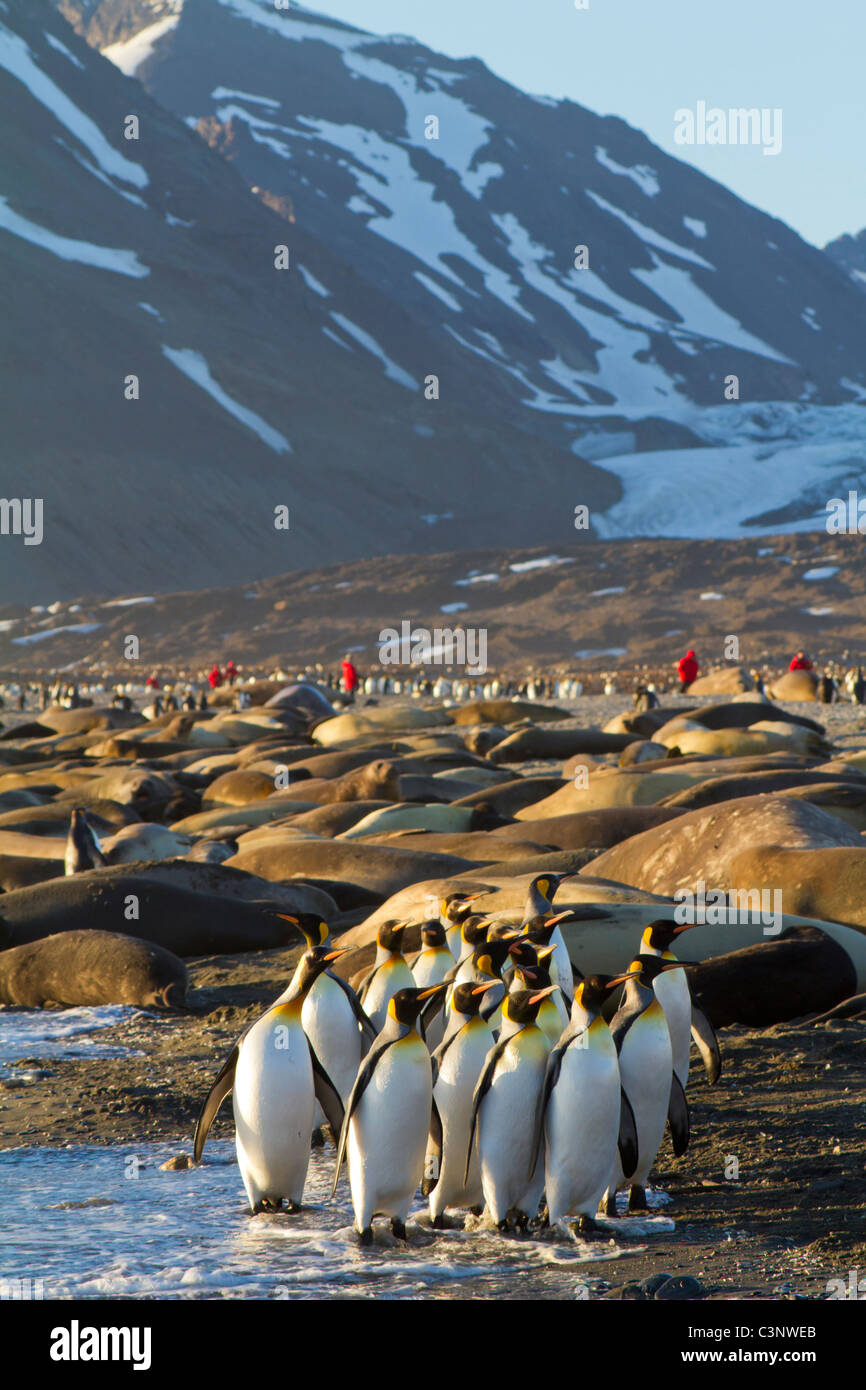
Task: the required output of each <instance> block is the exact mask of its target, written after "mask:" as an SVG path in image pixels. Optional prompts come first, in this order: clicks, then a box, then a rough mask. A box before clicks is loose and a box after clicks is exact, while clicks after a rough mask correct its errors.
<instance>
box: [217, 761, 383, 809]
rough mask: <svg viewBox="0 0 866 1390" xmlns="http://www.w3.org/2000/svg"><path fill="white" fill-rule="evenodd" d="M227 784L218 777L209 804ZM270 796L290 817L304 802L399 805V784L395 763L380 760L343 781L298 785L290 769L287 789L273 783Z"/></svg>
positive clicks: (232, 774) (314, 779)
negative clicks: (366, 802) (391, 802)
mask: <svg viewBox="0 0 866 1390" xmlns="http://www.w3.org/2000/svg"><path fill="white" fill-rule="evenodd" d="M247 775H249V774H246V773H236V772H230V773H227V774H226V776H227V777H229V778H236V777H239V776H247ZM256 775H259V774H256ZM224 781H225V778H223V777H219V778H217V780H216V782H214V783H212V785H211V786H210V787H209V788H208V791H207V799H208V801H209V803H212V802H213V801H214V800H216V799H217V798H218V797H219V794H220V785H221V784H222V783H223V782H224ZM270 794H271V796H272V797H273V798H274V803H275V804H277V803H281V804H282V805H283V806H284V808H285V813H286V814H289V813H290V812H291V809H292V803H293V802H295V801H304V802H306V803H307V804H308V805H314V806H316V805H319V806H326V805H328V804H329V803H330V802H334V801H399V800H400V782H399V778H398V776H397V773H396V771H395V769H394V765H393V763H388V762H385V761H384V759H381V758H380V759H377V760H376V761H375V762H372V763H367V764H365V766H364V767H359V768H355V770H354V771H353V772H347V773H344V775H343V776H342V777H333V778H329V777H308V778H304V779H303V780H301V781H299V782H297V783H296V784H295V783H293V782H292V772H291V767H290V768H289V785H288V787H287V788H286V789H285V790H284V791H278V792H275V791H274V785H273V781H271V786H270Z"/></svg>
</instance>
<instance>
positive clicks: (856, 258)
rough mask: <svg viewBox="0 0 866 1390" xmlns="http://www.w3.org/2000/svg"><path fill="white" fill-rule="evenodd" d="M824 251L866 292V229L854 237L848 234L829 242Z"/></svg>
mask: <svg viewBox="0 0 866 1390" xmlns="http://www.w3.org/2000/svg"><path fill="white" fill-rule="evenodd" d="M824 250H825V251H826V253H827V255H828V256H829V257H830V258H831V260H834V261H835V262H836V264H837V265H838V266H841V268H842V269H843V270H844V271H845V272H846V273H847V274H848V275H850V276H851V279H852V280H853V281H854V283H855V285H857V287H858V289H861V290H866V227H864V228H863V231H862V232H856V233H855V234H854V236H851V235H850V234H848V233H846V234H845V235H844V236H839V237H836V238H835V239H834V240H833V241H828V243H827V245H826V246H825V247H824Z"/></svg>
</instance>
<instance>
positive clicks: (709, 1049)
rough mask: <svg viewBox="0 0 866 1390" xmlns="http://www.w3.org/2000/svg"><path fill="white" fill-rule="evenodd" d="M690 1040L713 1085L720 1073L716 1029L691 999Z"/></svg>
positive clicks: (719, 1053) (720, 1057)
mask: <svg viewBox="0 0 866 1390" xmlns="http://www.w3.org/2000/svg"><path fill="white" fill-rule="evenodd" d="M692 1041H693V1042H694V1044H695V1046H696V1047H697V1049H698V1052H699V1053H700V1054H701V1061H702V1062H703V1064H704V1071H705V1072H706V1073H707V1080H708V1081H709V1083H710V1085H711V1086H715V1084H716V1082H717V1081H718V1079H719V1077H720V1076H721V1074H722V1053H721V1049H720V1048H719V1040H718V1038H717V1037H716V1030H715V1028H714V1027H713V1025H712V1024H711V1023H710V1020H709V1019H708V1018H707V1016H706V1014H705V1013H704V1011H703V1009H701V1008H699V1007H698V1005H697V1004H696V1003H695V1002H694V1000H692Z"/></svg>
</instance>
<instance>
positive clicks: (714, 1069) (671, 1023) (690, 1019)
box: [640, 918, 722, 1090]
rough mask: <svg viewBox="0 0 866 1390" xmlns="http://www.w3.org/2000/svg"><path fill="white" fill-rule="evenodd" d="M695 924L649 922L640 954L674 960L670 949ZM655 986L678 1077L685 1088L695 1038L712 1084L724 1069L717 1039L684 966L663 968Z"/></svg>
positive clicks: (664, 920)
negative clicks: (690, 986)
mask: <svg viewBox="0 0 866 1390" xmlns="http://www.w3.org/2000/svg"><path fill="white" fill-rule="evenodd" d="M693 925H694V924H693V923H690V922H687V923H685V924H684V925H683V926H677V925H676V923H674V922H671V921H669V920H668V919H667V918H658V919H657V920H656V921H655V922H650V923H649V925H648V926H647V927H646V928H645V930H644V933H643V936H642V937H641V943H640V951H641V954H642V955H645V956H660V957H661V958H662V960H665V961H675V960H676V956H675V955H674V953H673V951H672V950H671V946H672V944H673V942H674V941H675V939H676V938H677V937H678V936H680V935H681V933H682V932H684V931H688V930H689V928H690V927H691V926H693ZM653 988H654V989H655V992H656V997H657V998H658V1000H659V1002H660V1004H661V1006H662V1008H663V1009H664V1011H665V1018H666V1019H667V1022H668V1032H669V1033H670V1035H671V1050H672V1052H673V1056H674V1071H675V1072H676V1074H677V1076H678V1077H679V1080H680V1085H681V1086H682V1088H683V1090H685V1089H686V1085H687V1083H688V1079H689V1052H690V1047H691V1039H692V1038H694V1040H695V1042H696V1044H697V1047H698V1051H699V1052H700V1054H701V1059H702V1061H703V1063H704V1069H705V1070H706V1073H707V1080H708V1081H709V1083H710V1085H711V1086H712V1085H714V1084H715V1082H716V1081H718V1079H719V1076H720V1074H721V1070H722V1059H721V1054H720V1052H719V1043H718V1039H717V1037H716V1033H715V1029H714V1028H713V1025H712V1024H711V1023H710V1020H709V1019H708V1018H707V1016H706V1014H705V1013H704V1012H703V1011H702V1010H701V1009H699V1008H698V1006H697V1004H694V1003H693V1002H692V996H691V990H690V989H689V983H688V979H687V977H686V972H685V970H666V971H664V973H663V974H661V975H657V976H656V979H655V981H654V983H653Z"/></svg>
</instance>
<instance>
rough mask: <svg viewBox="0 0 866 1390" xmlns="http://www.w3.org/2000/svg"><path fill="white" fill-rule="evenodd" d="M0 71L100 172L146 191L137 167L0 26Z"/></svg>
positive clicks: (15, 37) (19, 41) (22, 44)
mask: <svg viewBox="0 0 866 1390" xmlns="http://www.w3.org/2000/svg"><path fill="white" fill-rule="evenodd" d="M0 68H4V69H5V70H6V72H8V73H10V74H11V75H12V76H13V77H14V78H17V80H18V81H19V82H21V83H22V84H23V85H24V86H25V87H26V88H27V90H28V91H29V92H30V95H31V96H32V97H33V98H34V100H36V101H38V102H39V103H40V104H41V105H42V106H44V107H45V108H46V109H47V110H48V111H50V112H51V114H52V115H53V116H54V117H55V119H56V120H58V121H59V122H60V124H61V125H63V126H65V127H66V129H67V130H68V131H69V132H70V133H71V134H72V135H74V136H75V138H76V140H80V141H81V143H82V145H85V146H86V147H87V149H88V150H89V151H90V153H91V154H92V156H93V158H94V159H95V160H96V162H97V164H98V165H99V167H100V169H103V170H104V171H105V173H106V174H110V175H112V176H113V177H114V178H119V179H123V181H124V183H131V184H134V185H135V187H136V188H146V187H147V185H148V183H149V179H148V177H147V174H146V172H145V171H144V169H143V168H142V167H141V165H140V164H134V163H133V162H132V160H131V159H125V158H124V156H123V155H122V154H118V152H117V150H115V149H114V148H113V146H112V145H110V144H109V143H108V141H107V140H106V138H105V136H104V135H103V133H102V131H101V130H100V129H99V126H98V125H97V124H96V122H95V121H92V120H91V119H90V117H89V116H86V115H85V114H84V112H83V111H81V110H80V109H79V108H78V107H77V106H76V105H75V103H74V102H73V101H70V99H69V97H68V96H67V95H66V93H65V92H64V91H62V90H61V88H60V87H58V86H57V83H56V82H52V80H51V78H50V77H48V76H47V74H46V73H44V72H43V71H42V69H41V68H40V67H39V66H38V64H37V63H36V62H35V60H34V58H33V55H32V54H31V52H30V49H29V48H28V47H27V44H26V43H25V42H24V40H23V39H21V38H19V37H18V35H17V34H13V33H12V32H11V31H10V30H9V29H7V28H6V26H5V24H0Z"/></svg>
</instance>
